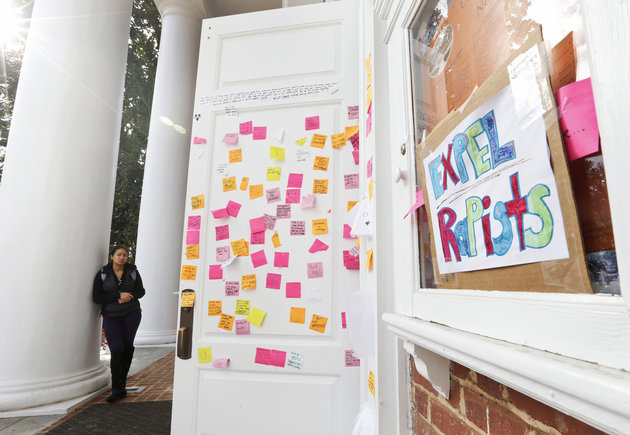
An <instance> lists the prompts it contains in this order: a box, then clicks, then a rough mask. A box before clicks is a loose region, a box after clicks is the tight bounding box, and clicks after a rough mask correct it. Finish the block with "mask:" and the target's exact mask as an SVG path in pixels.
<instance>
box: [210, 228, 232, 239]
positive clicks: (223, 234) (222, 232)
mask: <svg viewBox="0 0 630 435" xmlns="http://www.w3.org/2000/svg"><path fill="white" fill-rule="evenodd" d="M214 230H215V233H216V239H217V241H219V240H225V239H229V238H230V226H229V225H219V226H217V227H215V228H214Z"/></svg>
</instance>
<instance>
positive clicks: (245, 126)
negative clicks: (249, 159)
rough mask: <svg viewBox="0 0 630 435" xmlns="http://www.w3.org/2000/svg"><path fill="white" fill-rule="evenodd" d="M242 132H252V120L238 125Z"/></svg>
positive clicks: (239, 130)
mask: <svg viewBox="0 0 630 435" xmlns="http://www.w3.org/2000/svg"><path fill="white" fill-rule="evenodd" d="M238 132H239V133H240V134H252V121H248V122H241V123H240V124H239V126H238Z"/></svg>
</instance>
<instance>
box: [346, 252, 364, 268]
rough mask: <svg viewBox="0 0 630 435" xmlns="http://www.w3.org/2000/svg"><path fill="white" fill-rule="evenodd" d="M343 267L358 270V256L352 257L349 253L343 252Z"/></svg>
mask: <svg viewBox="0 0 630 435" xmlns="http://www.w3.org/2000/svg"><path fill="white" fill-rule="evenodd" d="M343 266H344V267H345V268H346V269H348V270H359V268H360V262H359V256H358V255H357V256H354V255H352V254H351V253H350V251H343Z"/></svg>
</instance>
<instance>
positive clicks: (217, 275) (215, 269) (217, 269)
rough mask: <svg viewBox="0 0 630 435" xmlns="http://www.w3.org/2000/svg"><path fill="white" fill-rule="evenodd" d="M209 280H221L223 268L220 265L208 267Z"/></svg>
mask: <svg viewBox="0 0 630 435" xmlns="http://www.w3.org/2000/svg"><path fill="white" fill-rule="evenodd" d="M210 279H223V268H222V267H221V265H220V264H211V265H210Z"/></svg>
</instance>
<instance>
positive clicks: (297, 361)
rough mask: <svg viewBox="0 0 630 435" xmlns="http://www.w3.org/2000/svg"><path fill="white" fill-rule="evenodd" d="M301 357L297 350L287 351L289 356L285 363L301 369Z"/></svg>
mask: <svg viewBox="0 0 630 435" xmlns="http://www.w3.org/2000/svg"><path fill="white" fill-rule="evenodd" d="M302 364H303V358H302V355H301V354H299V353H297V352H289V358H288V359H287V365H288V366H289V367H293V368H294V369H302Z"/></svg>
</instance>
